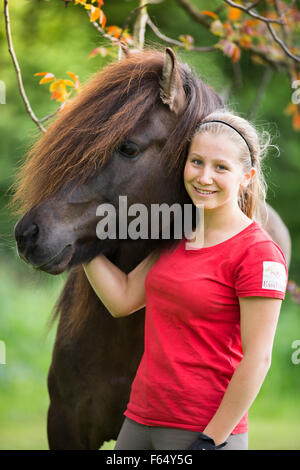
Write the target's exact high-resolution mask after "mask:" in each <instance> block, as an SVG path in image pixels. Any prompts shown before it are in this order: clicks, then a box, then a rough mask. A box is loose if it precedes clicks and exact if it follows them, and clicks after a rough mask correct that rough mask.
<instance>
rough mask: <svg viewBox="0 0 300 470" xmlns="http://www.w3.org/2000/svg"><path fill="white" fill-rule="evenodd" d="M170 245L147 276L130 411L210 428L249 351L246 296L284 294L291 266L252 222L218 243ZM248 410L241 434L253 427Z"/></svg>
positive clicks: (146, 419) (156, 421) (158, 421)
mask: <svg viewBox="0 0 300 470" xmlns="http://www.w3.org/2000/svg"><path fill="white" fill-rule="evenodd" d="M186 241H187V240H186V239H184V238H183V239H182V240H180V241H179V242H178V244H177V245H176V247H175V248H173V249H172V250H170V249H169V250H165V251H163V253H162V254H161V256H160V258H159V259H158V261H157V262H156V263H155V264H154V265H153V267H152V268H151V269H150V271H149V273H148V275H147V277H146V280H145V290H146V317H145V350H144V355H143V357H142V360H141V363H140V365H139V368H138V371H137V373H136V377H135V379H134V381H133V383H132V388H131V395H130V401H129V403H128V406H127V409H126V411H125V413H124V414H125V416H127V417H128V418H130V419H133V420H134V421H137V422H138V423H141V424H146V425H148V426H163V427H172V428H179V429H187V430H191V431H203V430H204V428H205V427H206V425H207V424H208V423H209V421H210V420H211V418H212V417H213V415H214V414H215V412H216V411H217V409H218V407H219V405H220V402H221V400H222V398H223V395H224V393H225V391H226V388H227V386H228V384H229V382H230V379H231V377H232V375H233V373H234V371H235V369H236V368H237V366H238V364H239V362H240V361H241V359H242V357H243V351H242V345H241V332H240V307H239V300H238V297H239V296H240V297H248V296H262V297H274V298H278V299H284V296H285V290H286V284H287V267H286V262H285V259H284V255H283V253H282V251H281V250H280V248H279V247H278V246H277V245H276V244H275V243H274V242H273V241H272V239H271V238H270V236H269V235H268V234H267V233H266V232H265V231H264V230H263V229H262V228H261V227H260V225H259V224H258V223H256V222H252V223H251V224H250V225H249V226H248V227H246V228H245V229H244V230H242V231H241V232H240V233H238V234H237V235H235V236H234V237H232V238H230V239H228V240H226V241H224V242H222V243H219V244H218V245H215V246H211V247H207V248H201V249H192V250H191V249H186V247H185V243H186ZM247 429H248V423H247V413H246V414H245V416H244V417H243V418H242V420H241V421H240V422H239V423H238V425H237V426H236V427H235V428H234V430H233V434H237V433H242V432H246V431H247Z"/></svg>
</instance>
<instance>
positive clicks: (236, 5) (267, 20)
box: [224, 0, 283, 25]
mask: <svg viewBox="0 0 300 470" xmlns="http://www.w3.org/2000/svg"><path fill="white" fill-rule="evenodd" d="M224 1H225V3H227V5H230V6H231V7H233V8H237V9H238V10H242V11H244V12H245V13H248V15H250V16H252V18H256V19H257V20H260V21H263V22H264V23H266V24H270V23H275V24H281V25H282V24H283V22H282V20H281V19H280V18H279V19H278V20H273V19H271V18H266V17H265V16H261V15H259V14H258V13H255V11H252V10H251V8H252V7H253V5H257V4H258V3H259V2H254V3H252V5H250V6H249V7H243V6H242V5H240V4H239V3H235V2H233V1H232V0H224Z"/></svg>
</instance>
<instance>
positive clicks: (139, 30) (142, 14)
mask: <svg viewBox="0 0 300 470" xmlns="http://www.w3.org/2000/svg"><path fill="white" fill-rule="evenodd" d="M139 3H140V8H139V14H138V17H137V19H136V21H135V23H134V27H133V42H134V47H135V48H136V49H140V50H141V49H143V47H144V43H145V32H146V26H147V19H148V13H147V8H146V7H147V1H146V0H139Z"/></svg>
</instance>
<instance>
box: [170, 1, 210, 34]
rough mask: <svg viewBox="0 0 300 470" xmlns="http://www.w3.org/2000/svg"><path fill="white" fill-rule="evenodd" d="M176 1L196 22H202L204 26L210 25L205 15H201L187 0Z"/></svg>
mask: <svg viewBox="0 0 300 470" xmlns="http://www.w3.org/2000/svg"><path fill="white" fill-rule="evenodd" d="M177 3H179V5H181V6H182V8H183V9H184V10H185V11H186V12H187V13H188V14H189V16H190V17H191V18H193V19H194V20H195V21H197V23H200V24H202V26H205V27H206V28H209V26H210V20H209V19H208V18H207V16H205V15H203V13H201V11H200V10H198V8H197V7H195V6H194V5H193V4H192V3H190V1H189V0H177Z"/></svg>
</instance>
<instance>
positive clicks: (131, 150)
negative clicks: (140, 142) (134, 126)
mask: <svg viewBox="0 0 300 470" xmlns="http://www.w3.org/2000/svg"><path fill="white" fill-rule="evenodd" d="M119 152H120V154H121V155H123V156H124V157H127V158H134V157H136V156H137V155H138V154H139V153H140V149H139V148H138V146H137V145H136V144H134V143H133V142H130V141H126V142H123V143H122V144H121V145H120V147H119Z"/></svg>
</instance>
